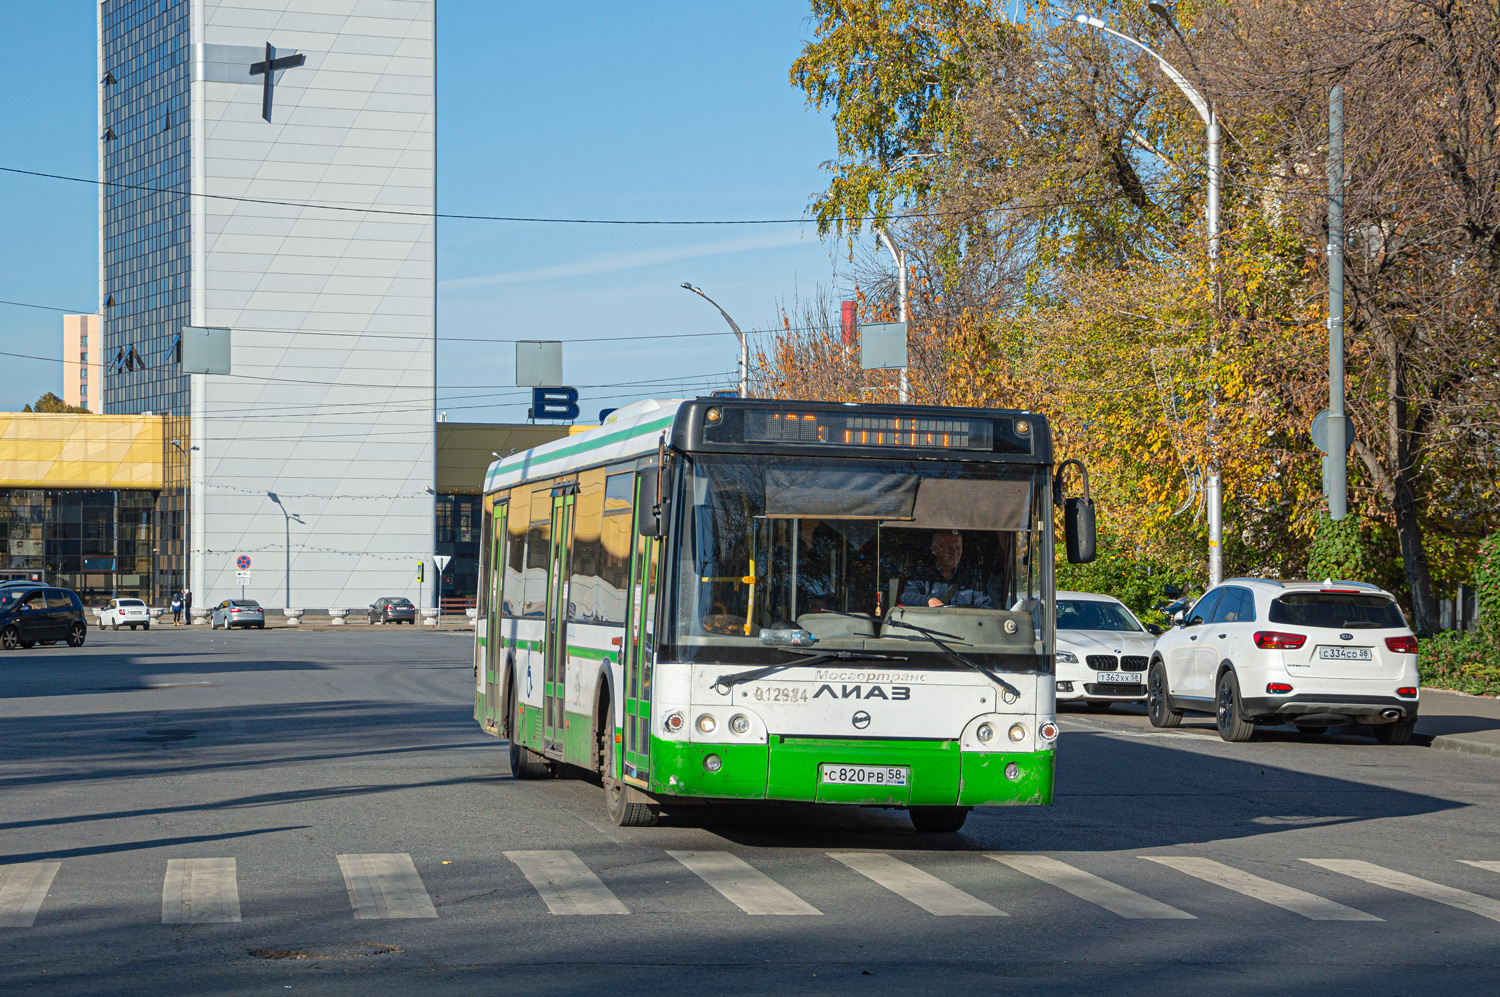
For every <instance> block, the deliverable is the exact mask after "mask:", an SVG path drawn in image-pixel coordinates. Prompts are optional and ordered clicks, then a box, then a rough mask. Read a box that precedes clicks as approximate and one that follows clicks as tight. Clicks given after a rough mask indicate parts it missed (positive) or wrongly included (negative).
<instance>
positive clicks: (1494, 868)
mask: <svg viewBox="0 0 1500 997" xmlns="http://www.w3.org/2000/svg"><path fill="white" fill-rule="evenodd" d="M1459 861H1460V862H1462V863H1463V864H1464V865H1471V866H1473V867H1474V868H1476V869H1483V870H1485V871H1486V872H1500V862H1496V861H1495V860H1494V859H1459Z"/></svg>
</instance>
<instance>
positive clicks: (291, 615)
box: [281, 609, 307, 627]
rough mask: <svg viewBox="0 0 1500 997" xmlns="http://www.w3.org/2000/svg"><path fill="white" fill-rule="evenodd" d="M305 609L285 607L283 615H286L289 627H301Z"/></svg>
mask: <svg viewBox="0 0 1500 997" xmlns="http://www.w3.org/2000/svg"><path fill="white" fill-rule="evenodd" d="M305 612H307V611H306V610H305V609H283V610H282V611H281V613H282V615H283V616H285V617H286V625H287V626H289V627H300V626H301V625H302V614H303V613H305Z"/></svg>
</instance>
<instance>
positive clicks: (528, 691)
mask: <svg viewBox="0 0 1500 997" xmlns="http://www.w3.org/2000/svg"><path fill="white" fill-rule="evenodd" d="M526 697H527V698H528V699H529V698H531V662H529V661H528V662H526Z"/></svg>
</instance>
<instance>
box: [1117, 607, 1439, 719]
mask: <svg viewBox="0 0 1500 997" xmlns="http://www.w3.org/2000/svg"><path fill="white" fill-rule="evenodd" d="M1418 685H1419V683H1418V679H1417V638H1416V636H1415V635H1414V634H1413V633H1412V631H1411V629H1410V628H1409V627H1408V626H1407V625H1406V620H1405V619H1404V618H1403V617H1402V615H1401V610H1400V608H1399V607H1398V606H1397V605H1396V600H1395V598H1394V597H1393V596H1392V595H1391V594H1390V593H1389V592H1386V591H1384V590H1383V589H1380V588H1378V587H1376V586H1374V585H1368V584H1365V583H1363V582H1335V581H1323V582H1280V581H1272V580H1269V579H1264V578H1231V579H1229V580H1228V581H1226V582H1225V583H1224V584H1222V585H1219V586H1216V587H1214V588H1211V589H1209V590H1208V591H1207V592H1206V593H1204V595H1203V597H1202V598H1201V599H1199V600H1198V601H1197V602H1196V603H1195V604H1194V605H1193V607H1192V608H1191V609H1188V610H1186V611H1184V612H1183V613H1181V614H1179V616H1178V617H1177V618H1176V620H1175V625H1174V626H1173V627H1172V629H1170V630H1168V631H1167V632H1166V633H1165V634H1163V635H1162V636H1161V637H1159V638H1157V641H1156V647H1155V650H1154V651H1153V652H1152V656H1151V665H1150V668H1149V670H1148V671H1147V674H1146V712H1147V715H1148V716H1149V717H1150V718H1151V723H1152V725H1153V726H1155V727H1176V726H1177V725H1178V724H1179V723H1181V722H1182V716H1183V714H1184V713H1210V714H1213V716H1214V720H1215V724H1216V726H1217V727H1218V729H1219V736H1220V737H1222V738H1223V739H1224V740H1226V741H1248V740H1249V739H1250V737H1251V735H1252V734H1254V732H1255V727H1256V726H1257V725H1266V724H1269V725H1274V724H1292V725H1294V726H1296V728H1297V729H1298V730H1300V731H1304V732H1306V733H1310V734H1321V733H1323V732H1324V731H1325V730H1327V729H1328V728H1329V727H1334V726H1338V727H1344V726H1349V725H1353V724H1367V725H1369V726H1370V727H1371V728H1373V730H1374V734H1375V738H1376V739H1377V740H1378V741H1380V743H1382V744H1406V743H1407V742H1408V741H1410V740H1411V735H1412V729H1413V728H1414V727H1415V726H1416V723H1417V699H1418V697H1417V687H1418Z"/></svg>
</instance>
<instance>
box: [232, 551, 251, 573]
mask: <svg viewBox="0 0 1500 997" xmlns="http://www.w3.org/2000/svg"><path fill="white" fill-rule="evenodd" d="M234 566H235V567H236V568H239V569H240V570H241V571H249V570H250V557H249V555H247V554H241V555H240V556H239V557H237V558H236V559H235V562H234Z"/></svg>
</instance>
